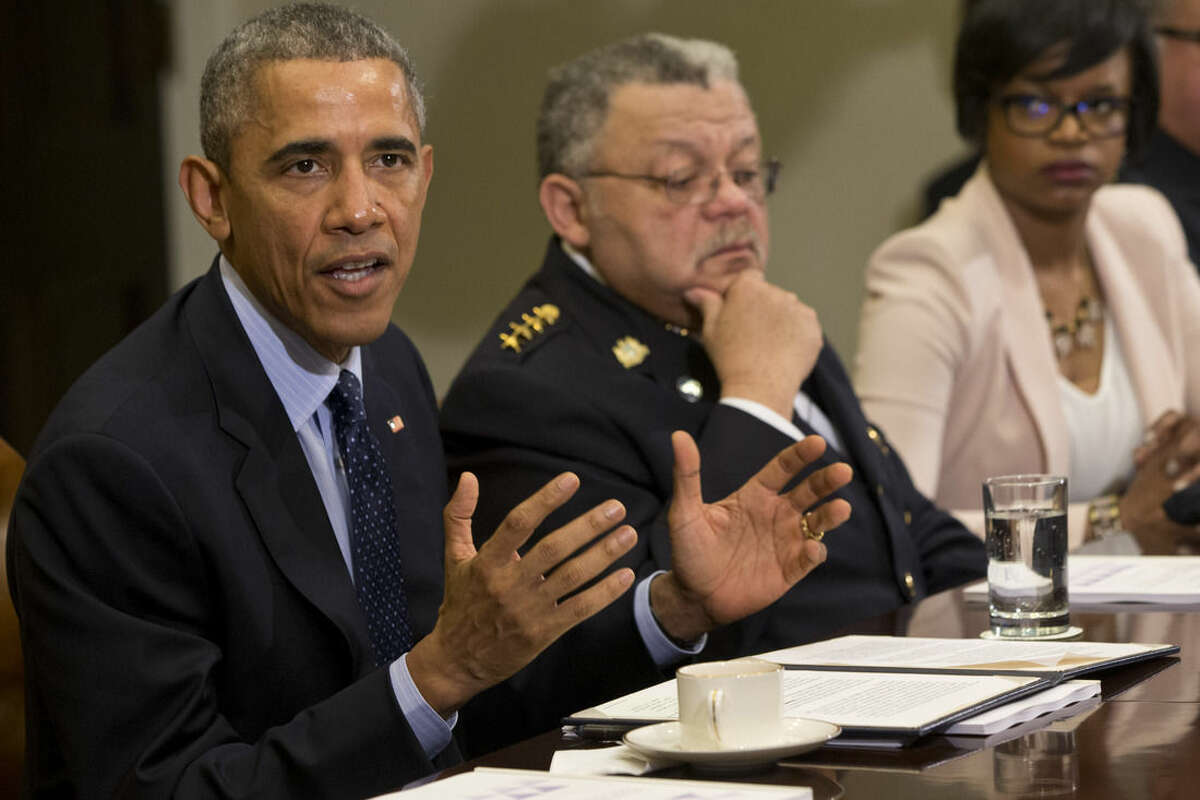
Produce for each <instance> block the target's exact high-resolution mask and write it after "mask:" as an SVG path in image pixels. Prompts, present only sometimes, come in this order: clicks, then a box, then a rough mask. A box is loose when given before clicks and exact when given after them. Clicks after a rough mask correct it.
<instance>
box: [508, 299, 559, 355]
mask: <svg viewBox="0 0 1200 800" xmlns="http://www.w3.org/2000/svg"><path fill="white" fill-rule="evenodd" d="M560 316H561V313H560V312H559V310H558V306H556V305H554V304H553V303H542V304H541V305H537V306H534V307H533V308H532V309H530V310H529V311H527V312H525V313H523V314H521V318H520V319H519V320H514V321H513V322H510V323H508V330H506V331H504V330H502V331H500V335H499V336H500V349H501V350H511V351H512V352H513V353H521V352H523V351H525V350H528V349H529V347H530V346H531V345H533V344H534V343H535V342H537V341H540V340H541V337H542V336H543V334H545V333H547V332H548V331H549V330H550V329H551V328H553V327H554V326H555V325H556V324H557V323H558V320H559V317H560Z"/></svg>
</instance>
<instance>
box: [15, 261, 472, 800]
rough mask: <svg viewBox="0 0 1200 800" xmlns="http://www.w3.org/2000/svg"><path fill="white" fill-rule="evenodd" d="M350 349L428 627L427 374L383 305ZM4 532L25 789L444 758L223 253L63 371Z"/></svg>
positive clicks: (124, 785) (207, 793)
mask: <svg viewBox="0 0 1200 800" xmlns="http://www.w3.org/2000/svg"><path fill="white" fill-rule="evenodd" d="M362 361H363V373H364V396H365V402H366V408H367V419H368V421H369V424H370V425H371V426H372V428H373V429H374V432H375V435H376V437H377V438H378V439H379V441H380V443H381V446H382V448H383V451H384V455H385V457H386V458H387V459H388V461H389V462H390V463H391V464H392V465H394V467H395V469H394V472H393V486H394V489H395V493H396V505H397V511H398V514H399V522H400V535H401V536H400V538H401V555H402V558H403V562H404V571H405V579H406V586H407V592H408V602H409V611H410V614H411V617H412V624H413V628H414V633H415V634H416V636H417V637H418V638H419V637H421V636H423V635H425V634H426V633H428V632H429V630H430V629H431V628H432V625H433V622H434V620H435V618H436V615H437V609H438V606H439V604H440V602H441V597H442V551H443V539H442V533H441V532H442V523H441V508H442V505H443V504H444V502H445V494H446V490H445V467H444V462H443V456H442V450H441V443H440V440H439V438H438V432H437V427H436V423H437V419H436V407H435V404H434V398H433V392H432V389H431V386H430V382H429V379H428V376H427V375H426V372H425V369H424V366H423V364H422V363H421V360H420V358H419V357H418V355H417V352H416V350H415V349H414V347H413V345H412V343H411V342H409V340H408V339H407V338H406V337H405V336H404V334H402V333H401V332H400V331H399V330H398V329H396V328H394V327H389V329H388V331H387V332H386V333H385V334H384V335H383V337H382V338H380V339H379V340H378V341H376V342H374V343H373V344H371V345H368V346H366V347H364V348H363V349H362ZM396 414H399V415H401V417H402V418H403V419H404V421H405V427H404V429H403V430H402V431H401V432H400V433H398V434H395V435H393V434H392V433H391V432H390V431H389V430H388V428H387V426H386V422H385V421H386V420H387V419H389V418H390V417H392V416H394V415H396ZM8 542H9V551H8V557H9V570H10V577H11V582H12V587H13V599H14V601H15V605H16V607H17V610H18V612H19V614H20V617H21V627H22V637H23V639H22V641H23V646H24V657H25V681H26V700H27V716H28V734H29V735H28V749H27V763H26V770H25V792H26V794H27V795H34V796H78V797H110V796H113V795H114V794H123V795H124V794H128V795H137V796H139V797H141V796H145V797H167V796H176V797H215V796H235V795H236V796H255V797H334V796H336V797H362V796H368V795H373V794H377V793H381V792H384V791H387V790H393V789H396V788H398V787H399V786H401V785H403V784H404V783H406V782H408V781H410V780H412V779H414V778H417V777H419V776H421V775H424V774H427V773H429V772H430V771H432V770H434V769H435V768H436V767H437V766H440V765H445V764H448V763H450V762H452V761H455V760H457V757H458V753H457V749H456V747H455V746H454V745H453V744H452V745H451V746H450V747H449V748H448V749H447V750H446V751H445V752H444V753H443V754H442V755H440V756H439V757H438V761H437V763H436V764H435V763H431V762H430V761H429V760H428V759H427V758H426V757H425V755H424V753H423V751H422V749H421V747H420V745H419V743H418V742H417V740H416V737H415V736H414V735H413V733H412V731H411V729H410V728H409V726H408V724H407V722H406V720H405V718H404V716H403V715H402V714H401V713H400V710H399V707H398V705H397V703H396V700H395V697H394V694H393V691H392V687H391V683H390V681H389V678H388V674H387V670H386V669H385V668H377V667H376V666H375V665H374V663H373V658H372V654H371V647H370V643H369V639H368V636H367V632H366V623H365V620H364V618H363V615H362V612H361V611H360V609H359V606H358V603H357V600H356V598H355V593H354V588H353V585H352V583H351V581H350V578H349V575H348V573H347V569H346V565H345V562H344V561H343V560H342V557H341V553H340V551H339V550H338V547H337V543H336V540H335V538H334V535H333V531H332V529H331V527H330V525H329V521H328V517H327V515H326V512H325V507H324V505H323V504H322V501H321V497H320V494H319V492H318V490H317V487H316V484H315V482H314V480H313V477H312V473H311V471H310V469H309V466H308V462H307V461H306V459H305V457H304V453H303V451H302V450H301V448H300V445H299V442H298V440H297V437H296V434H295V432H294V431H293V430H292V427H291V425H290V423H289V421H288V418H287V415H286V414H285V412H284V409H283V406H282V404H281V403H280V401H279V399H278V397H277V395H276V393H275V391H274V389H273V388H272V386H271V384H270V382H269V381H268V379H267V376H266V373H265V372H264V371H263V369H262V367H261V365H260V363H259V362H258V359H257V357H256V355H255V353H254V351H253V349H252V348H251V346H250V343H249V340H248V339H247V338H246V335H245V333H244V332H243V330H242V328H241V325H240V324H239V322H238V320H237V317H236V316H235V314H234V311H233V308H232V306H231V304H230V302H229V299H228V297H227V295H226V293H225V290H224V287H223V286H222V284H221V279H220V275H219V273H218V271H217V268H216V266H215V264H214V267H213V269H212V270H210V272H209V273H208V274H207V275H206V276H204V277H202V278H200V279H198V280H197V281H195V282H193V283H192V284H190V285H188V286H187V287H185V288H184V289H183V290H181V291H180V292H179V293H178V294H176V295H175V296H174V297H173V298H172V299H170V300H169V301H168V302H167V304H166V305H165V306H164V307H163V308H161V309H160V310H159V311H158V312H157V313H156V314H155V315H154V316H153V317H152V318H151V319H149V320H148V321H147V322H146V323H144V324H143V325H142V326H140V327H139V328H138V329H137V330H136V331H134V332H133V333H132V334H131V335H130V336H129V337H127V338H126V339H125V340H124V341H123V342H121V343H120V344H119V345H118V346H117V347H116V348H115V349H113V350H112V351H111V352H109V353H108V354H107V355H106V356H104V357H103V358H102V359H101V360H100V361H98V362H97V363H96V364H95V365H94V366H93V367H92V368H91V369H90V370H89V371H88V372H87V373H86V374H85V375H84V376H83V377H82V378H81V379H80V380H79V381H78V382H77V383H76V384H75V386H74V387H73V388H72V389H71V390H70V392H69V393H68V394H67V396H66V397H65V399H64V400H63V401H62V403H61V404H60V405H59V407H58V409H57V410H56V411H55V412H54V414H53V415H52V417H51V419H50V421H49V423H48V424H47V426H46V428H45V430H44V431H43V432H42V434H41V436H40V438H39V440H38V442H37V443H36V444H35V446H34V450H33V452H32V453H31V455H30V457H29V461H28V468H27V471H26V473H25V478H24V481H23V483H22V486H21V489H20V491H19V494H18V497H17V500H16V504H15V509H14V511H13V516H12V528H11V533H10V536H9V539H8Z"/></svg>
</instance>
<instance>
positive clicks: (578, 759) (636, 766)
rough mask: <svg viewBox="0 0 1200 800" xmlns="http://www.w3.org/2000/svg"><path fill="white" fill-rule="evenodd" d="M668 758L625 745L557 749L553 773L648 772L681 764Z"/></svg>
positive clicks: (608, 773)
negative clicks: (647, 753) (640, 751)
mask: <svg viewBox="0 0 1200 800" xmlns="http://www.w3.org/2000/svg"><path fill="white" fill-rule="evenodd" d="M678 763H679V762H678V761H670V760H668V759H665V758H650V757H649V756H644V755H642V754H641V753H639V752H637V751H636V750H634V749H633V748H630V747H626V746H625V745H623V744H619V745H616V746H614V747H596V748H592V749H590V750H556V751H555V752H554V756H553V757H552V758H551V759H550V772H552V773H556V774H560V775H645V774H646V773H647V772H653V771H654V770H657V769H662V768H663V767H668V766H671V765H672V764H678Z"/></svg>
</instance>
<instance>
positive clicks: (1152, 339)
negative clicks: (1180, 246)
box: [1087, 214, 1184, 423]
mask: <svg viewBox="0 0 1200 800" xmlns="http://www.w3.org/2000/svg"><path fill="white" fill-rule="evenodd" d="M1087 237H1088V246H1089V247H1090V248H1091V251H1092V261H1093V263H1094V265H1095V268H1096V274H1097V276H1098V277H1099V280H1100V285H1101V287H1102V288H1103V290H1104V299H1105V302H1106V303H1107V304H1108V307H1109V310H1110V313H1111V315H1112V320H1113V325H1114V327H1115V328H1116V331H1117V337H1118V338H1119V339H1120V346H1121V350H1122V352H1123V354H1124V356H1125V365H1126V368H1127V369H1128V370H1129V373H1130V376H1131V377H1132V379H1133V386H1134V390H1135V391H1136V392H1137V397H1138V405H1139V406H1140V408H1141V411H1142V419H1143V420H1145V421H1146V422H1147V423H1149V422H1151V421H1153V420H1155V419H1157V418H1158V416H1159V415H1160V414H1161V413H1162V412H1164V411H1166V410H1167V409H1168V408H1170V407H1171V406H1172V398H1177V397H1182V396H1183V394H1184V391H1183V386H1182V385H1181V384H1180V374H1179V370H1178V369H1177V368H1176V367H1175V366H1173V365H1172V364H1171V362H1170V358H1169V355H1168V354H1169V353H1170V352H1171V348H1170V347H1169V346H1168V344H1167V342H1166V341H1165V340H1164V339H1163V335H1162V331H1161V329H1160V328H1159V327H1158V326H1157V325H1155V324H1152V323H1151V322H1149V321H1151V320H1153V319H1154V312H1153V311H1152V310H1151V309H1150V306H1149V304H1148V303H1147V302H1146V298H1145V296H1144V295H1143V294H1142V291H1141V288H1140V287H1139V286H1138V283H1137V281H1135V280H1134V279H1133V276H1132V275H1131V274H1130V272H1129V270H1127V269H1125V268H1124V265H1125V264H1128V263H1130V259H1129V258H1128V257H1127V256H1126V255H1125V254H1123V253H1122V252H1121V249H1120V247H1119V246H1118V244H1117V242H1116V240H1115V239H1113V237H1112V235H1111V234H1110V233H1109V231H1108V228H1107V227H1105V225H1104V222H1103V220H1102V219H1101V218H1100V215H1099V214H1092V215H1091V218H1090V219H1089V220H1088V224H1087ZM1114 344H1115V343H1114ZM1105 346H1106V347H1108V346H1109V345H1107V344H1106V345H1105ZM1111 352H1112V351H1111V350H1109V351H1108V352H1106V353H1105V355H1104V357H1105V358H1109V357H1110V353H1111Z"/></svg>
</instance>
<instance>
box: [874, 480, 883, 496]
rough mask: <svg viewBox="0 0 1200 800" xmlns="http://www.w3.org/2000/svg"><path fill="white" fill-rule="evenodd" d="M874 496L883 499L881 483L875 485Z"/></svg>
mask: <svg viewBox="0 0 1200 800" xmlns="http://www.w3.org/2000/svg"><path fill="white" fill-rule="evenodd" d="M875 494H877V495H879V496H880V497H883V484H882V483H877V484H875Z"/></svg>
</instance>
